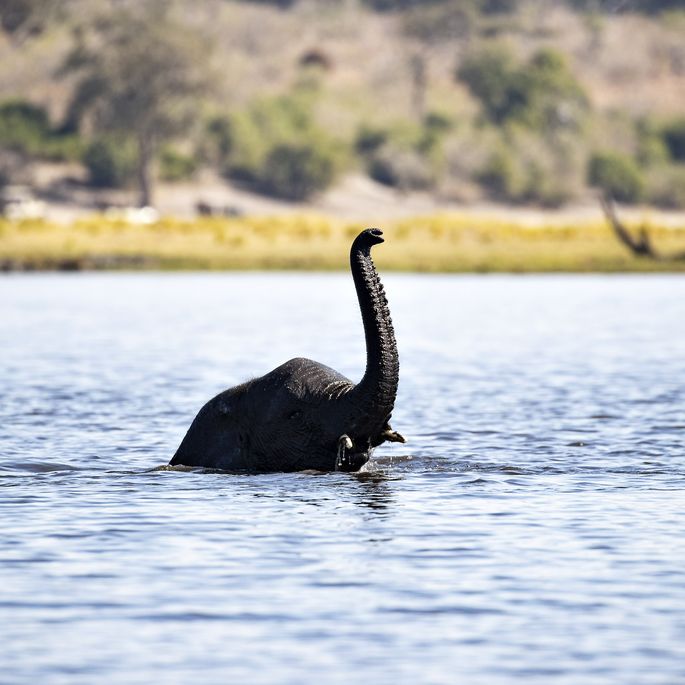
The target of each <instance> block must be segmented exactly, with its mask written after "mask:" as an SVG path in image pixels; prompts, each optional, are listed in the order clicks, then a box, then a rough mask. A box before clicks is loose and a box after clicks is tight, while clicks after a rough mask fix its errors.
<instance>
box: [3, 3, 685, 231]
mask: <svg viewBox="0 0 685 685" xmlns="http://www.w3.org/2000/svg"><path fill="white" fill-rule="evenodd" d="M14 2H15V3H16V0H14ZM11 4H13V3H9V4H8V6H9V5H11ZM19 4H20V5H21V4H22V3H19ZM24 4H28V5H31V3H24ZM33 4H35V5H38V6H40V5H41V4H40V3H33ZM153 4H154V3H150V6H152V5H153ZM369 4H373V3H362V2H357V1H355V0H348V1H346V2H339V3H331V2H325V1H323V0H319V1H318V2H317V1H314V0H309V1H308V0H300V1H299V2H293V3H281V5H284V6H281V7H279V6H273V4H271V3H266V2H263V3H258V2H257V3H255V2H220V1H218V0H216V1H214V2H207V3H199V4H198V3H192V2H190V1H189V0H184V1H182V2H177V3H175V4H173V9H168V10H167V11H165V12H162V14H163V15H164V16H162V14H159V16H157V15H155V17H157V18H155V17H153V16H152V15H146V14H145V12H143V10H141V9H139V5H137V4H135V3H127V2H119V3H116V5H113V7H114V9H111V10H106V11H104V12H103V5H102V3H99V2H96V1H95V0H71V2H65V3H63V7H62V11H60V12H57V13H54V14H49V15H46V16H41V15H40V13H39V12H38V14H37V19H36V21H37V22H38V23H37V28H36V27H35V26H34V27H32V28H31V30H28V29H27V30H25V31H22V30H21V29H20V30H16V31H14V32H10V31H6V32H4V33H2V32H0V151H3V152H2V154H3V155H4V158H5V160H9V161H6V162H5V164H4V167H5V171H4V179H5V182H11V183H17V182H19V183H28V184H29V185H33V186H34V187H35V188H36V190H37V192H38V194H39V195H40V196H41V197H42V198H43V199H44V200H45V201H47V203H48V207H49V208H50V211H53V213H54V212H57V214H59V216H62V217H69V216H70V214H69V211H70V209H69V208H70V207H71V209H72V210H73V211H74V212H75V214H79V213H81V212H85V211H92V210H93V209H95V208H98V207H102V206H105V205H108V204H131V203H135V202H136V201H137V200H136V198H137V197H138V195H139V193H138V192H136V190H135V189H136V178H139V177H140V176H141V174H140V171H139V169H140V165H141V164H142V162H141V154H142V153H141V151H140V148H136V145H135V143H134V139H135V135H134V134H135V122H136V120H135V119H128V120H126V121H127V122H128V123H122V122H121V121H120V122H117V121H116V119H115V118H113V117H112V116H110V117H103V116H102V111H103V107H106V98H104V99H101V100H100V101H99V102H95V105H96V106H95V107H93V108H92V109H88V108H87V107H86V106H85V105H84V107H83V111H79V112H78V117H73V121H71V122H70V126H71V128H70V130H68V131H67V132H66V133H65V121H67V120H68V119H69V113H70V111H71V112H73V111H74V98H75V93H78V92H79V91H78V88H79V87H80V86H82V85H83V79H82V77H83V74H84V73H88V72H87V69H89V68H91V67H92V64H93V63H92V59H93V57H92V56H93V55H97V56H100V55H103V54H104V55H105V56H106V55H107V54H110V53H111V55H113V57H111V59H110V62H109V63H107V64H109V65H110V66H111V64H112V63H113V62H112V60H116V59H118V56H117V54H116V51H115V49H114V48H112V45H113V44H114V40H113V39H112V35H115V36H116V35H119V36H120V35H121V32H122V31H124V32H125V30H124V29H121V28H120V29H119V31H120V34H112V33H111V31H112V28H111V26H110V27H109V28H105V29H103V22H102V16H103V15H104V16H105V17H107V19H108V20H109V22H110V24H115V19H113V17H114V18H116V17H118V16H120V15H122V16H123V15H125V14H126V13H127V12H128V14H129V15H130V16H129V17H128V18H127V19H126V21H133V20H135V21H136V22H138V23H137V24H131V26H136V27H137V29H136V30H138V31H139V32H140V33H141V35H140V36H139V41H138V43H136V40H138V38H137V37H136V36H133V37H131V36H128V37H127V40H129V41H130V45H132V46H133V47H134V48H136V47H138V46H142V47H141V51H140V55H141V56H142V59H141V60H139V62H138V64H142V63H143V62H144V61H145V59H146V57H147V56H148V55H149V56H150V59H153V58H154V56H155V55H154V52H153V51H154V49H155V46H161V47H166V44H165V41H167V42H168V40H172V43H171V44H176V45H179V46H181V49H182V50H186V49H187V50H188V55H189V58H188V59H189V60H190V62H189V64H190V65H191V66H192V68H193V69H194V70H195V71H202V81H203V88H202V90H201V92H200V90H199V89H197V90H196V91H192V89H190V88H189V89H188V93H187V97H185V99H184V101H183V103H182V104H183V106H184V107H185V110H187V112H186V113H185V114H184V119H183V121H182V122H181V124H180V125H179V123H178V122H180V121H181V120H180V119H179V120H178V122H177V121H175V122H174V127H169V133H165V134H164V136H162V135H161V134H160V136H159V141H158V144H157V145H156V147H155V148H154V150H151V151H149V152H148V153H147V154H148V155H149V156H150V160H149V161H150V180H149V185H151V186H152V185H153V183H154V188H152V187H151V188H150V197H151V198H153V200H151V201H154V202H156V203H157V204H159V205H161V207H160V208H161V209H163V210H164V211H171V212H174V213H175V212H179V213H180V214H182V215H184V214H187V213H188V212H192V211H193V210H194V208H195V204H196V202H197V201H198V200H203V199H206V200H207V201H208V202H209V203H210V204H212V205H215V206H216V207H217V208H219V209H222V208H225V206H226V205H230V206H233V205H236V206H237V209H238V210H240V211H253V210H254V209H255V208H256V209H257V210H259V209H261V210H263V211H262V213H264V212H268V211H269V208H270V207H271V206H273V208H274V209H276V210H277V211H280V210H279V207H287V205H283V204H282V203H283V202H287V203H292V202H295V203H296V205H297V208H298V210H299V209H300V208H301V207H302V206H303V205H304V206H307V205H312V206H314V207H315V208H316V209H317V210H318V209H322V210H323V211H324V212H327V211H329V210H330V211H331V212H332V213H333V214H336V215H344V214H345V205H346V199H345V198H346V195H345V193H346V192H348V191H350V194H349V196H348V197H349V198H350V199H351V200H352V201H354V200H355V198H357V197H359V196H364V193H366V194H367V195H368V196H369V197H370V198H371V200H372V201H373V198H374V197H375V198H380V197H389V198H390V200H389V202H388V203H387V204H388V211H391V209H392V207H393V204H395V205H401V204H402V203H403V202H404V203H405V204H406V206H407V212H406V213H417V209H418V211H419V212H421V211H423V210H422V209H421V208H422V207H425V208H426V210H427V211H432V210H433V209H434V208H440V207H442V206H446V207H455V206H459V207H468V206H475V207H482V206H483V205H484V204H485V205H488V206H489V205H491V204H492V203H495V204H498V203H499V204H502V205H505V206H510V205H519V206H528V207H554V208H555V207H571V208H577V207H589V206H594V205H595V203H596V200H595V198H596V193H597V189H600V190H603V191H605V192H609V193H611V194H613V195H614V196H615V197H617V199H618V200H620V201H623V202H624V203H628V204H632V203H646V204H650V205H655V206H659V207H661V208H663V209H665V210H674V209H675V210H678V209H682V208H684V207H685V159H684V158H685V152H682V150H681V147H679V146H682V145H685V143H683V140H685V124H683V121H685V118H684V117H685V12H681V11H669V12H665V13H656V14H644V13H639V12H637V11H633V12H631V11H623V12H621V13H610V12H601V11H597V10H593V11H590V10H582V11H581V10H577V9H574V8H573V7H572V6H571V5H572V4H574V3H571V4H567V3H563V2H553V3H536V2H522V1H521V2H508V3H506V2H504V3H489V4H488V3H478V2H473V3H471V4H469V3H468V2H467V3H463V2H462V3H457V2H454V1H450V0H444V1H443V2H439V1H438V2H428V3H419V6H418V7H410V8H409V9H405V10H402V11H376V10H374V9H373V7H370V6H369ZM379 4H382V3H376V6H378V5H379ZM386 4H388V3H386ZM400 4H401V3H400ZM407 4H409V5H411V3H407ZM575 4H576V5H579V4H583V3H575ZM584 4H585V5H592V4H593V3H584ZM633 4H634V6H635V7H636V8H637V3H633ZM673 4H674V3H671V5H673ZM168 5H169V7H170V8H171V7H172V4H171V3H168ZM489 5H493V6H495V9H494V10H493V9H488V7H489ZM595 5H597V3H595ZM675 5H676V6H677V5H678V3H675ZM626 6H627V7H626ZM465 7H467V8H471V9H469V10H468V11H466V10H465V9H464V8H465ZM497 7H499V9H497ZM623 7H624V9H627V10H630V9H631V8H630V3H623ZM141 13H142V14H141ZM131 17H133V18H134V19H133V20H132V19H131ZM38 20H40V21H38ZM141 27H143V28H141ZM179 27H181V29H180V31H179ZM153 29H154V31H156V33H157V34H158V35H152V34H150V35H147V34H146V32H147V31H148V30H149V31H153ZM107 31H110V33H107ZM165 32H166V33H167V34H168V35H166V34H165ZM174 32H176V33H179V35H180V34H182V35H181V38H182V39H183V41H182V42H179V41H180V40H181V39H180V38H179V37H178V36H177V35H176V34H175V33H174ZM75 36H76V38H75ZM170 37H171V38H170ZM79 41H80V42H79ZM88 41H91V42H92V45H91V46H90V48H89V49H91V50H93V51H92V52H91V53H87V52H84V54H86V55H87V54H90V55H91V62H90V63H89V62H88V59H87V58H86V59H85V61H83V62H82V63H81V65H80V67H79V69H81V71H79V69H72V70H70V69H64V68H63V67H64V65H65V62H67V61H68V60H69V59H71V60H72V62H73V61H74V57H73V55H74V51H75V50H76V51H78V49H81V50H83V51H85V50H86V48H87V47H88V45H87V43H88ZM98 41H99V42H98ZM108 41H109V42H108ZM155 41H157V42H156V43H155ZM173 41H176V43H173ZM77 44H78V45H77ZM75 45H77V48H75ZM84 45H85V46H86V47H83V46H84ZM79 46H81V47H79ZM107 51H110V52H109V53H108V52H107ZM103 60H104V58H103ZM103 63H104V62H103ZM84 64H85V69H86V72H84V71H83V69H84V66H83V65H84ZM162 64H163V63H162ZM180 64H183V63H182V62H180ZM179 68H180V67H179ZM91 72H92V70H91ZM106 75H107V76H109V75H110V74H109V72H108V73H107V74H106ZM80 79H81V80H80ZM151 82H152V80H151V79H150V78H148V81H143V82H142V84H143V85H140V86H136V87H137V88H138V92H140V90H141V89H144V88H146V87H147V85H146V84H149V83H151ZM131 87H133V86H131ZM105 90H107V89H105ZM115 90H116V89H115V87H114V86H112V87H111V88H110V92H114V91H115ZM171 96H174V97H175V94H174V93H173V92H172V93H171ZM3 102H4V103H16V102H26V103H29V104H30V105H32V106H37V107H38V108H39V109H40V108H44V110H45V112H46V114H47V117H48V121H47V124H45V126H44V129H45V130H39V129H38V128H35V131H34V129H31V130H30V132H29V134H27V133H26V131H25V130H24V129H22V131H21V134H22V136H23V138H22V137H21V136H19V138H18V137H17V136H18V134H17V133H16V116H17V115H16V111H15V110H16V108H15V110H12V109H11V108H10V109H9V110H7V111H8V112H9V114H7V116H5V119H4V120H3V111H4V110H2V103H3ZM115 104H116V103H115ZM180 104H181V101H180V99H178V103H177V102H176V100H173V101H171V100H170V101H169V105H168V109H169V110H170V111H175V108H177V105H178V107H180ZM98 107H99V108H100V109H98ZM158 107H159V105H158ZM22 111H23V110H22ZM164 114H168V113H164ZM12 117H14V118H12ZM169 117H170V115H169V116H167V117H166V119H162V121H165V122H166V121H167V120H170V118H169ZM39 118H40V117H37V118H36V117H34V119H35V120H36V121H37V120H38V119H39ZM105 119H106V120H105ZM159 120H160V119H159V117H158V119H157V120H156V121H159ZM8 122H9V123H8ZM131 122H133V123H131ZM13 126H14V127H15V128H12V127H13ZM36 126H38V127H39V124H36ZM148 130H152V129H148ZM27 136H28V137H27ZM30 136H34V137H35V140H33V139H31V140H30V141H29V142H27V140H29V138H30ZM129 137H131V143H130V145H129V141H128V139H129ZM29 143H30V144H29ZM93 150H95V152H93ZM89 151H90V152H89ZM681 152H682V156H681ZM96 153H97V154H96ZM17 158H19V161H17ZM94 159H95V161H97V162H98V164H100V169H101V168H102V165H103V163H104V164H105V166H106V169H105V171H107V172H108V174H109V175H107V174H105V175H104V176H103V175H102V174H101V175H100V176H97V169H95V171H94V168H93V165H94V163H95V162H94V161H93V160H94ZM103 160H104V161H103ZM48 162H49V164H48ZM107 165H109V166H107ZM136 169H138V171H137V170H136ZM2 175H3V170H2V167H1V165H0V176H2ZM364 178H369V179H371V180H370V181H369V182H368V183H367V182H365V181H364V180H363V179H364ZM154 179H161V180H162V181H163V182H164V184H163V186H162V190H161V192H158V187H157V185H156V183H155V180H154ZM207 179H211V182H210V183H209V185H205V184H206V183H207ZM293 179H296V180H293ZM174 183H177V184H181V185H178V186H176V187H177V188H178V189H179V192H178V193H175V192H174ZM97 186H100V189H97ZM107 186H113V187H115V188H116V187H119V188H120V189H119V190H116V189H115V190H111V189H107ZM103 187H104V188H103ZM369 188H371V189H372V190H373V192H370V194H369V192H367V190H368V189H369ZM382 188H386V189H387V191H388V192H387V193H385V194H384V192H383V191H382ZM153 191H154V193H155V194H153ZM203 193H204V197H203ZM355 193H356V195H355ZM174 195H177V196H178V198H181V197H184V198H186V199H187V201H186V202H176V203H175V205H174V202H173V197H174ZM269 197H271V198H274V199H275V200H276V203H275V204H273V205H270V204H269V203H270V202H271V200H268V199H266V200H261V199H260V198H269ZM169 198H171V199H172V201H171V202H170V201H169ZM236 198H237V200H236ZM393 198H394V199H393ZM260 202H263V203H264V204H262V205H260V204H259V203H260ZM174 206H176V208H177V209H174ZM573 211H575V209H574V210H573ZM60 212H61V214H60ZM65 212H66V213H65ZM58 218H59V217H58Z"/></svg>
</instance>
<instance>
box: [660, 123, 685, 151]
mask: <svg viewBox="0 0 685 685" xmlns="http://www.w3.org/2000/svg"><path fill="white" fill-rule="evenodd" d="M662 135H663V139H664V143H665V144H666V147H667V148H668V151H669V154H670V155H671V159H674V160H677V161H679V162H683V161H685V117H682V118H679V119H675V120H673V121H671V122H669V123H668V124H666V125H665V126H664V127H663V131H662Z"/></svg>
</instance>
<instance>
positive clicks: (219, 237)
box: [0, 214, 685, 272]
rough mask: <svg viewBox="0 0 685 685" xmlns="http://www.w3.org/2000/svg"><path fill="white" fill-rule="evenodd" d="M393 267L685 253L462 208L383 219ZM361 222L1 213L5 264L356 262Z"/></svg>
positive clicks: (679, 266)
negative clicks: (352, 250)
mask: <svg viewBox="0 0 685 685" xmlns="http://www.w3.org/2000/svg"><path fill="white" fill-rule="evenodd" d="M380 227H381V228H382V229H383V230H384V231H385V233H386V238H387V244H386V245H384V246H383V248H382V249H380V250H376V253H375V257H376V259H377V262H378V264H379V266H380V267H381V268H383V269H385V270H397V271H426V272H469V271H477V272H490V271H498V272H553V271H565V272H587V271H597V272H616V271H685V260H680V261H656V260H651V259H638V258H636V257H634V256H632V255H630V254H629V253H628V251H627V250H626V249H625V248H624V247H623V246H622V245H620V244H619V243H618V242H617V240H616V239H615V238H614V236H613V235H612V233H611V232H610V230H609V228H608V227H607V226H606V225H605V224H604V223H588V224H579V225H573V226H566V227H563V226H562V227H560V226H548V227H535V228H532V227H527V226H521V225H516V224H513V223H507V222H504V221H493V220H484V219H473V218H472V217H464V216H460V215H452V214H449V215H447V214H446V215H433V216H427V217H417V218H413V219H403V220H399V221H392V222H388V223H387V224H385V225H381V226H380ZM363 228H364V226H362V225H361V224H353V223H346V222H343V221H340V220H334V219H328V218H323V217H316V216H287V217H271V218H261V217H260V218H254V217H253V218H250V217H240V218H226V219H224V218H206V219H198V220H195V221H181V220H177V219H163V220H161V221H159V222H157V223H155V224H151V225H146V226H139V225H131V224H128V223H126V222H123V221H113V220H107V219H104V218H102V217H99V216H94V217H92V218H89V219H87V220H81V221H78V222H76V223H74V224H73V225H71V226H62V225H58V224H51V223H47V222H45V221H37V220H27V221H21V222H9V221H1V222H0V265H2V266H3V268H5V269H79V268H157V269H300V270H309V269H311V270H315V269H318V270H330V269H346V268H347V254H348V250H349V246H350V243H351V240H352V239H353V238H354V236H355V235H356V234H357V233H358V232H359V231H360V230H361V229H363ZM649 231H650V235H651V236H652V239H653V242H654V244H655V246H656V247H657V248H658V249H659V250H660V251H661V252H663V253H665V254H669V253H676V252H685V227H682V228H667V227H661V226H650V227H649Z"/></svg>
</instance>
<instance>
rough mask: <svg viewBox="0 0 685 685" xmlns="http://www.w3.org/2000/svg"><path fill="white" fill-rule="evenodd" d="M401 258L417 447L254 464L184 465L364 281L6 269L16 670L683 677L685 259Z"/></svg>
mask: <svg viewBox="0 0 685 685" xmlns="http://www.w3.org/2000/svg"><path fill="white" fill-rule="evenodd" d="M384 280H385V281H386V285H387V291H388V294H389V297H390V302H391V308H392V312H393V319H394V321H395V323H396V327H397V337H398V342H399V346H400V353H401V361H402V375H401V387H400V397H399V398H398V403H397V408H396V411H395V413H394V417H393V425H394V426H395V427H396V428H397V429H398V430H400V431H401V432H402V433H404V434H405V435H407V437H408V438H409V440H410V442H409V443H408V444H407V445H387V446H383V447H382V448H380V449H379V450H378V451H377V453H376V455H375V459H374V461H373V462H372V463H370V464H369V465H368V466H367V467H366V468H365V470H364V472H362V473H359V474H342V473H332V474H313V473H299V474H267V475H257V476H255V475H230V474H225V473H218V472H210V471H203V470H198V469H190V470H188V469H167V468H163V467H162V468H160V467H161V466H162V465H163V464H165V463H166V462H167V461H168V459H169V457H170V456H171V455H172V454H173V452H174V450H175V448H176V446H177V444H178V442H179V440H180V439H181V437H182V435H183V433H184V431H185V430H186V428H187V426H188V424H189V422H190V421H191V419H192V418H193V416H194V415H195V413H196V411H197V409H198V408H199V407H200V406H201V405H202V403H203V402H204V401H205V400H206V399H207V398H209V397H210V396H212V395H213V394H215V393H216V392H218V391H219V390H221V389H223V388H224V387H227V386H229V385H232V384H234V383H237V382H239V381H241V380H244V379H246V378H248V377H250V376H252V375H259V374H262V373H264V372H265V371H268V370H269V369H271V368H273V367H275V366H277V365H278V364H280V363H282V362H283V361H285V360H286V359H288V358H291V357H294V356H299V355H302V356H308V357H311V358H313V359H317V360H319V361H321V362H323V363H326V364H329V365H330V366H333V367H334V368H336V369H338V370H339V371H341V372H342V373H344V374H346V375H348V376H350V377H351V378H359V377H360V376H361V373H362V369H363V366H364V350H363V335H362V331H361V323H360V321H359V315H358V313H357V311H356V305H355V301H354V290H353V287H352V284H351V282H350V279H349V277H347V276H345V275H284V274H268V275H263V274H233V275H188V274H184V275H158V274H146V275H121V274H117V275H106V274H98V275H84V274H81V275H73V276H47V275H42V276H38V275H36V276H22V277H7V278H3V279H1V280H0V302H1V303H2V305H1V306H2V312H3V326H2V327H0V349H2V355H0V379H1V382H2V388H1V393H2V394H1V398H2V399H1V402H0V508H1V509H2V516H3V521H4V522H5V525H4V526H3V533H2V535H1V536H0V559H1V563H0V588H1V589H0V625H2V626H3V627H2V640H1V644H2V646H1V647H0V654H2V666H3V672H2V677H0V680H1V681H2V682H3V683H5V682H7V683H12V684H14V683H32V684H33V683H36V682H41V683H70V684H71V683H84V684H85V683H92V682H105V683H126V684H127V685H128V684H130V683H134V684H135V683H146V684H147V683H150V682H154V681H160V682H179V683H180V682H189V681H191V680H202V681H203V682H211V683H214V682H217V683H218V682H252V683H274V682H278V683H298V684H299V683H305V682H328V683H349V682H354V681H357V680H360V679H363V680H365V681H366V682H373V683H454V682H458V681H462V682H466V683H483V684H488V685H497V683H510V682H515V681H516V682H518V681H521V682H539V683H549V682H555V683H568V684H569V685H571V684H573V685H577V683H617V684H619V683H620V684H621V685H624V684H625V683H663V684H664V685H666V684H669V685H670V684H672V683H678V682H682V681H684V680H685V660H683V658H682V656H683V651H682V645H683V644H684V643H685V610H684V608H683V607H685V572H684V571H683V569H684V568H685V563H684V560H685V542H684V538H683V535H682V531H683V528H684V524H685V516H684V515H683V513H682V512H683V507H682V501H683V490H684V489H685V488H684V486H685V450H684V449H683V436H684V435H685V409H684V406H685V402H684V400H685V352H684V351H683V346H682V340H683V337H684V335H683V334H684V333H685V328H684V327H685V323H684V320H683V316H682V312H683V309H682V303H683V301H685V279H683V278H682V277H668V276H659V277H648V278H639V277H624V276H620V277H499V276H498V277H447V276H433V277H429V276H396V275H395V276H389V277H387V278H385V279H384Z"/></svg>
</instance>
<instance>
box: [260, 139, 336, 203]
mask: <svg viewBox="0 0 685 685" xmlns="http://www.w3.org/2000/svg"><path fill="white" fill-rule="evenodd" d="M340 159H341V157H340V155H339V153H338V151H337V150H336V149H335V146H333V145H329V144H327V143H326V142H323V143H322V144H317V141H315V140H310V141H301V142H293V143H281V144H278V145H275V146H274V147H273V148H272V149H271V150H270V151H269V153H268V155H267V157H266V161H265V164H264V167H263V169H262V170H261V173H260V174H259V185H260V187H261V189H262V190H263V191H264V192H265V193H267V194H269V195H274V196H276V197H282V198H284V199H286V200H294V201H299V200H305V199H307V198H308V197H311V196H312V195H313V194H315V193H317V192H320V191H322V190H325V189H326V188H327V187H328V186H329V185H330V184H331V183H332V182H333V180H334V179H335V177H336V176H337V173H338V171H339V169H340Z"/></svg>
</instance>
